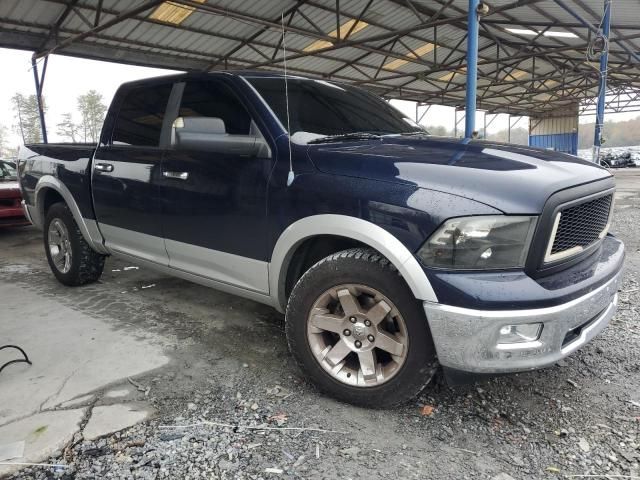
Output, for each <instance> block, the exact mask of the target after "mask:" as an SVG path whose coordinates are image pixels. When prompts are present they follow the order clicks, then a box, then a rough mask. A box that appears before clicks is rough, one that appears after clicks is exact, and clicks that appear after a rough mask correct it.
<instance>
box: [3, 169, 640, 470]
mask: <svg viewBox="0 0 640 480" xmlns="http://www.w3.org/2000/svg"><path fill="white" fill-rule="evenodd" d="M617 176H618V177H619V180H618V181H619V195H618V199H617V204H616V213H615V224H614V227H613V231H614V232H615V233H617V234H618V235H619V236H620V237H622V239H623V240H624V241H625V243H626V246H627V252H628V253H627V267H626V274H625V280H624V283H623V285H622V287H621V290H620V305H619V311H618V314H617V315H616V317H615V318H614V320H613V322H612V324H611V325H610V327H609V328H607V329H606V330H605V331H604V332H603V334H602V335H600V336H599V337H598V338H596V339H595V340H594V341H593V342H592V343H591V344H589V345H587V346H586V347H585V348H583V349H582V350H580V351H579V352H577V353H576V354H574V355H573V356H571V357H569V358H567V359H566V360H564V361H562V362H560V364H558V365H556V366H554V367H551V368H548V369H545V370H543V371H538V372H532V373H526V374H518V375H513V376H505V377H500V378H496V379H494V380H491V381H489V382H487V383H484V384H481V385H475V386H465V387H457V388H449V387H447V386H446V385H444V384H443V383H442V382H441V381H438V382H436V383H435V384H434V385H431V386H429V387H427V389H426V390H425V391H424V392H423V394H422V395H421V396H420V397H419V398H418V399H416V400H415V401H414V402H412V403H410V404H408V405H405V406H403V407H401V408H397V409H394V410H366V409H360V408H356V407H353V406H350V405H345V404H341V403H338V402H335V401H333V400H331V399H329V398H326V397H324V396H322V395H320V394H318V393H317V392H316V391H315V390H314V388H313V387H312V386H311V385H309V384H307V383H306V382H305V380H304V379H303V378H302V377H301V375H300V372H299V370H298V369H297V368H296V366H295V365H294V364H293V362H292V359H291V357H290V355H289V353H288V352H287V348H286V342H285V339H284V332H283V318H282V316H281V315H279V314H277V313H276V312H274V311H273V310H271V309H270V308H268V307H265V306H262V305H259V304H256V303H253V302H249V301H246V300H242V299H239V298H235V297H232V296H229V295H225V294H222V293H219V292H215V291H213V290H209V289H206V288H204V287H200V286H197V285H193V284H190V283H188V282H183V281H181V280H176V279H172V278H168V277H165V276H161V275H158V274H156V273H154V272H151V271H148V270H142V269H127V270H125V267H126V266H128V264H126V263H123V262H121V261H118V260H113V259H109V260H108V261H107V266H106V268H105V275H104V276H103V278H102V280H101V281H100V282H99V283H97V284H94V285H91V286H87V287H84V288H82V289H68V288H64V287H62V286H60V285H58V284H57V283H56V282H55V281H54V279H53V276H52V275H51V274H50V273H49V271H48V267H47V266H46V263H45V260H44V254H43V252H42V247H41V241H40V234H39V232H36V231H35V230H33V229H31V228H27V229H20V230H12V231H10V232H0V251H1V252H3V253H2V257H1V258H2V261H1V262H0V263H5V264H7V263H11V264H12V265H22V266H23V267H22V268H15V269H13V270H11V269H5V271H8V272H9V273H8V276H9V280H11V281H13V282H16V283H17V284H19V285H21V286H23V287H24V288H29V289H34V290H35V291H38V292H41V293H42V294H43V295H47V296H49V297H51V298H55V299H56V301H59V302H60V303H61V304H64V305H68V306H71V307H72V308H76V309H78V310H82V311H84V312H86V313H89V314H91V315H96V316H100V317H101V318H106V319H108V320H109V322H111V323H112V324H113V327H114V328H119V329H126V330H127V331H130V332H131V334H132V335H136V332H140V331H152V332H157V333H159V334H162V335H164V336H165V337H166V338H169V339H170V342H169V345H168V347H167V349H168V353H169V354H170V355H171V357H172V362H171V364H170V365H169V366H168V367H166V368H163V369H162V370H160V371H156V372H153V373H152V374H150V375H148V376H146V377H142V378H136V379H135V382H136V383H137V384H139V385H140V389H139V390H141V391H140V392H138V393H137V396H136V395H134V396H133V398H131V400H138V401H140V400H144V401H147V402H149V403H151V404H152V406H153V407H154V408H155V409H156V411H157V414H156V416H155V417H154V418H153V419H152V420H150V421H148V422H146V423H144V424H139V425H136V426H134V427H131V428H129V429H127V430H124V431H122V432H120V433H116V434H113V435H111V436H108V437H106V438H102V439H100V440H97V441H86V440H84V439H83V438H82V434H81V433H79V434H77V435H76V439H75V440H74V442H73V443H72V444H71V445H69V446H68V447H67V448H66V449H65V450H64V451H62V452H59V453H58V454H57V455H55V456H54V457H52V458H50V459H49V461H50V462H51V463H56V464H61V465H64V467H60V468H42V467H40V468H29V469H25V470H22V471H21V472H20V473H19V474H16V475H14V476H13V477H11V478H13V479H33V478H36V479H43V478H65V479H73V478H76V479H89V478H92V479H93V478H114V479H115V478H117V479H120V478H141V479H147V478H149V479H155V478H171V479H177V478H180V479H182V478H184V479H196V478H250V479H258V478H265V479H267V478H309V479H324V478H327V479H328V478H399V479H411V478H420V479H431V478H434V479H435V478H447V479H450V478H456V479H457V478H461V479H466V478H483V479H484V478H488V479H495V480H509V479H512V478H513V479H522V478H638V479H640V466H639V464H640V436H639V432H640V327H639V325H638V308H639V307H638V299H639V298H640V285H639V282H640V278H639V276H638V272H639V271H640V253H639V246H640V240H639V239H640V209H639V207H640V172H635V171H634V170H627V171H624V172H618V173H617ZM8 259H10V261H9V260H8ZM145 287H147V288H145ZM144 391H147V392H148V393H147V394H146V395H145V393H144Z"/></svg>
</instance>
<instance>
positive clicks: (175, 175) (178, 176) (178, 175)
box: [162, 171, 189, 180]
mask: <svg viewBox="0 0 640 480" xmlns="http://www.w3.org/2000/svg"><path fill="white" fill-rule="evenodd" d="M162 176H163V177H166V178H173V179H176V180H186V179H188V178H189V172H167V171H164V172H162Z"/></svg>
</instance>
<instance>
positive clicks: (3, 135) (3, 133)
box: [0, 125, 8, 158]
mask: <svg viewBox="0 0 640 480" xmlns="http://www.w3.org/2000/svg"><path fill="white" fill-rule="evenodd" d="M5 156H8V152H7V127H5V126H4V125H0V158H3V157H5Z"/></svg>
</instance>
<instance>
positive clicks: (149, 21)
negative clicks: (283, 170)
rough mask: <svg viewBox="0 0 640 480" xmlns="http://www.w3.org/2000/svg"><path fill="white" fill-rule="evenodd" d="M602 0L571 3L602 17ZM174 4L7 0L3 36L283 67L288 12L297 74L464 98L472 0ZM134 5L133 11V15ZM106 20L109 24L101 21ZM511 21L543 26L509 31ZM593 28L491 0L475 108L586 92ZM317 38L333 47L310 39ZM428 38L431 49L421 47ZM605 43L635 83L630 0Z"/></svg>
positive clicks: (619, 78) (95, 50)
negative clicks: (169, 11) (174, 16)
mask: <svg viewBox="0 0 640 480" xmlns="http://www.w3.org/2000/svg"><path fill="white" fill-rule="evenodd" d="M603 1H604V0H573V1H572V2H570V3H571V4H572V8H573V9H574V10H575V12H576V13H577V14H578V15H579V16H580V17H583V18H585V19H587V20H588V21H589V22H590V23H591V24H593V25H595V26H596V27H597V26H598V24H599V23H600V21H601V16H602V10H603ZM164 3H167V2H164ZM170 3H171V4H172V5H173V6H174V7H176V6H177V7H179V8H180V7H181V8H186V9H187V10H188V12H190V13H188V14H187V15H182V17H184V20H183V21H182V22H181V23H180V24H178V25H175V24H167V23H162V22H161V21H158V20H154V19H153V18H151V14H152V12H154V10H155V9H156V8H158V5H161V4H163V2H162V1H161V0H155V1H153V0H102V1H100V0H2V1H1V2H0V46H4V47H11V48H23V49H29V50H33V51H35V52H38V54H44V53H46V52H48V51H51V50H52V49H54V51H55V53H60V54H68V55H75V56H81V57H87V58H96V59H103V60H111V61H116V62H122V63H131V64H137V65H149V66H158V67H164V68H171V69H174V70H180V69H184V70H212V69H235V68H241V69H245V70H246V69H269V70H279V69H281V68H282V61H283V50H282V44H281V41H282V26H281V22H280V18H281V15H284V22H285V28H286V30H287V35H286V44H287V50H288V62H287V64H288V67H289V69H290V70H291V71H292V72H294V73H300V74H306V75H311V76H318V77H322V78H332V79H335V80H340V81H345V82H351V83H355V84H358V85H361V86H362V87H364V88H369V89H372V90H375V91H376V92H377V93H380V94H382V95H384V96H386V97H388V98H402V99H407V100H415V101H420V102H424V103H443V104H448V105H454V106H457V105H460V104H461V103H462V102H463V101H464V93H465V84H466V80H467V79H466V74H465V70H464V67H465V64H466V59H465V51H466V33H467V29H466V13H467V6H468V2H467V0H453V1H450V2H449V1H446V0H342V1H341V2H339V6H340V11H339V12H336V4H337V2H335V0H263V1H247V0H226V1H225V0H205V1H204V3H199V2H194V1H192V0H172V1H171V2H170ZM143 6H146V7H147V8H146V9H143V10H141V8H142V7H143ZM134 9H138V10H139V11H138V12H137V13H135V14H131V15H128V13H130V12H132V11H133V10H134ZM183 13H184V12H183ZM118 18H119V19H120V20H119V21H117V22H115V21H114V20H116V19H118ZM356 20H357V21H360V22H365V23H366V27H364V28H357V29H356V28H354V29H353V31H352V34H351V35H349V36H348V38H346V39H344V38H341V39H337V38H335V37H332V36H330V35H331V34H332V32H335V31H336V30H337V28H338V27H339V26H342V25H344V24H345V23H346V22H349V21H351V22H352V24H353V23H354V21H356ZM106 22H112V24H111V25H110V26H108V28H104V27H103V25H105V23H106ZM360 26H361V25H360ZM96 27H97V28H96ZM514 28H516V29H521V30H529V31H534V32H540V33H539V34H538V35H537V36H536V35H528V34H526V33H525V34H522V33H518V32H511V31H509V30H508V29H514ZM544 32H565V33H566V32H569V33H573V34H575V35H576V37H575V38H559V37H550V36H545V35H544ZM81 34H82V36H80V37H78V36H79V35H81ZM74 38H75V40H73V41H72V39H74ZM591 38H592V36H591V35H590V34H589V31H588V29H587V28H586V27H585V26H584V25H582V24H581V23H580V22H579V21H578V20H576V18H575V17H574V16H572V15H571V13H570V12H567V11H566V10H565V9H563V8H562V7H561V6H560V5H558V4H557V3H556V2H555V0H520V1H518V2H515V1H514V0H493V1H491V2H490V13H489V15H487V16H486V17H483V18H482V20H481V29H480V39H479V48H480V49H479V79H478V87H479V90H478V103H479V106H480V108H485V109H487V110H490V111H495V112H510V113H515V114H535V113H544V112H548V111H551V110H554V109H557V108H558V107H562V106H564V105H570V104H575V103H576V101H578V100H580V99H585V98H587V97H591V96H593V95H594V93H595V92H596V91H597V83H598V73H597V71H596V70H594V68H593V66H592V65H590V64H589V63H588V62H586V60H587V58H586V51H587V46H588V43H589V41H590V39H591ZM318 41H322V42H325V43H324V45H332V47H331V48H329V49H312V47H311V45H313V44H314V42H318ZM61 42H63V43H62V44H61ZM327 42H330V43H327ZM428 43H429V44H433V45H434V48H432V49H431V48H424V46H425V45H426V44H428ZM59 45H60V46H59ZM610 46H611V48H610V52H611V53H610V64H609V85H610V87H611V88H612V90H614V91H622V90H625V91H630V90H634V89H640V66H639V64H638V62H636V61H635V60H634V59H633V58H632V57H631V56H630V55H629V53H628V51H632V52H636V53H639V52H640V9H639V8H638V1H637V0H616V2H614V3H613V10H612V33H611V41H610ZM421 48H422V50H420V49H421ZM309 50H310V51H309ZM416 51H419V52H423V53H422V55H416V54H415V52H416Z"/></svg>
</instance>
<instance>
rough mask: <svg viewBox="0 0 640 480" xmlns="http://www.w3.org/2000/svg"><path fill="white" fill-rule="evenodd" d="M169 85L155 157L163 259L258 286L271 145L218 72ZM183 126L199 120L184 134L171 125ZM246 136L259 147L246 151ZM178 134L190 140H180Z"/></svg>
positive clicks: (263, 269) (262, 288) (262, 284)
mask: <svg viewBox="0 0 640 480" xmlns="http://www.w3.org/2000/svg"><path fill="white" fill-rule="evenodd" d="M176 88H182V89H183V94H182V101H181V103H180V106H179V109H178V111H177V112H176V113H175V116H176V117H177V118H176V121H175V122H174V123H173V129H172V135H171V138H172V142H173V143H172V147H171V148H169V149H167V151H166V153H165V156H164V160H163V164H162V175H163V180H162V189H161V197H162V202H163V207H164V212H163V213H164V215H163V231H164V235H165V245H166V248H167V252H168V254H169V265H170V266H171V267H173V268H176V269H180V270H185V271H188V272H191V273H195V274H197V275H200V276H203V277H206V278H210V279H213V280H216V281H219V282H223V283H226V284H231V285H234V286H237V287H241V288H244V289H248V290H252V291H256V292H262V293H266V292H268V272H267V252H266V236H267V226H266V191H267V182H268V177H269V173H270V171H271V166H272V162H273V160H272V158H271V149H270V147H268V146H267V143H266V140H265V137H264V136H263V135H262V133H261V132H260V131H259V129H258V125H257V124H256V123H255V118H253V116H252V115H251V114H250V113H249V109H248V108H247V107H248V104H246V103H245V102H244V101H243V100H242V99H241V98H240V97H239V96H238V95H237V94H236V93H235V90H234V89H233V87H232V86H231V85H230V84H228V83H226V81H224V80H223V79H221V78H217V79H216V78H210V79H207V78H204V79H203V78H202V77H200V78H198V79H193V80H189V81H187V82H186V84H179V85H177V86H176ZM190 125H191V126H193V125H198V126H199V127H197V128H196V129H195V130H191V132H192V133H187V128H183V129H182V133H179V132H178V131H177V130H176V126H177V127H178V128H179V127H188V126H190ZM198 128H200V130H198ZM205 130H206V132H207V133H203V132H205ZM189 135H191V137H189ZM254 135H255V136H256V138H260V139H261V141H264V146H265V147H266V148H264V149H261V150H260V151H257V152H252V153H247V151H246V148H245V147H246V145H245V144H246V142H245V141H247V140H251V138H252V136H254ZM181 136H182V137H184V138H188V137H189V138H192V141H191V142H190V143H188V142H185V143H180V142H181V140H180V138H181ZM193 138H197V139H198V140H197V141H194V140H193Z"/></svg>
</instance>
